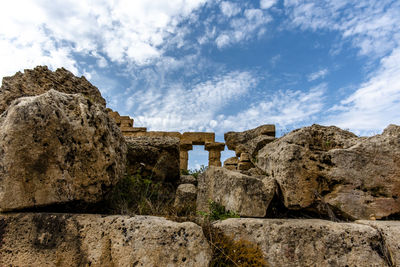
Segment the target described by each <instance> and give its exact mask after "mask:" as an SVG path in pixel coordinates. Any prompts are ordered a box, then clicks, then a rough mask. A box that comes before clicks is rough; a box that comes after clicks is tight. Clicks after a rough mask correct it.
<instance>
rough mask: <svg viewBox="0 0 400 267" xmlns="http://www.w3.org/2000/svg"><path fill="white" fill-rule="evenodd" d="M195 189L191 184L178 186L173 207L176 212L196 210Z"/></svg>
mask: <svg viewBox="0 0 400 267" xmlns="http://www.w3.org/2000/svg"><path fill="white" fill-rule="evenodd" d="M196 197H197V188H196V186H195V185H193V184H180V185H179V186H178V188H177V189H176V194H175V202H174V207H175V208H176V209H177V210H181V211H182V210H185V209H194V208H196Z"/></svg>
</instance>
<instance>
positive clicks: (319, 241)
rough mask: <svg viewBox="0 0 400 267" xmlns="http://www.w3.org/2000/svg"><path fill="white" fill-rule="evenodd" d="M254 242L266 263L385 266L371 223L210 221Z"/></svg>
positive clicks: (281, 220)
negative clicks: (368, 224) (367, 224)
mask: <svg viewBox="0 0 400 267" xmlns="http://www.w3.org/2000/svg"><path fill="white" fill-rule="evenodd" d="M214 226H215V227H217V228H218V229H220V230H221V231H223V232H224V233H225V234H226V235H228V236H233V237H234V238H235V239H236V240H239V239H244V240H248V241H250V242H253V243H255V244H257V245H258V246H259V247H260V249H261V250H262V252H263V255H264V258H265V260H266V261H267V262H268V263H269V266H293V267H294V266H354V267H355V266H389V265H388V264H387V261H386V259H384V258H383V256H382V255H381V245H382V239H381V238H380V235H379V233H378V231H377V230H376V229H374V228H372V227H369V226H366V225H361V224H355V223H334V222H330V221H323V220H316V219H313V220H299V219H291V220H284V219H245V218H244V219H227V220H224V221H220V222H217V223H215V224H214Z"/></svg>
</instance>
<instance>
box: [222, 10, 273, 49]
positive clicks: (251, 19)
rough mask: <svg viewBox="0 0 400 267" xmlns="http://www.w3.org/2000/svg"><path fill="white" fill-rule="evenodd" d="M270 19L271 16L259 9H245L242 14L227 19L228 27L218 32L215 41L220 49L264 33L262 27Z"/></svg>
mask: <svg viewBox="0 0 400 267" xmlns="http://www.w3.org/2000/svg"><path fill="white" fill-rule="evenodd" d="M271 21H272V18H271V17H270V16H269V15H267V14H266V13H264V12H263V11H262V10H261V9H254V8H249V9H246V10H245V11H244V12H243V16H239V17H235V18H233V19H231V20H230V21H229V28H228V29H227V30H224V31H222V32H220V33H219V35H218V36H217V38H216V39H215V43H216V45H217V46H218V48H220V49H221V48H224V47H227V46H229V45H232V44H235V43H239V42H242V41H247V40H250V39H251V38H253V37H254V36H257V35H259V33H260V35H262V34H264V33H265V29H264V27H265V26H266V25H267V24H268V23H269V22H271Z"/></svg>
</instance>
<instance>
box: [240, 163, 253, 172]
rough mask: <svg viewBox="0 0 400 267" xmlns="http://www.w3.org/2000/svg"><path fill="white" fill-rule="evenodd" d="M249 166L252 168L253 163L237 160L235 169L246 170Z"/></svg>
mask: <svg viewBox="0 0 400 267" xmlns="http://www.w3.org/2000/svg"><path fill="white" fill-rule="evenodd" d="M251 168H254V165H253V163H251V162H239V163H238V165H237V169H238V170H240V171H248V170H250V169H251Z"/></svg>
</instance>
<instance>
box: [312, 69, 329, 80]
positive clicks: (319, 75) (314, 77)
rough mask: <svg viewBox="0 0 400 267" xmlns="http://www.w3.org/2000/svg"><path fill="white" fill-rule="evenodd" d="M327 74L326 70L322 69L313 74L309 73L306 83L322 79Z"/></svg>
mask: <svg viewBox="0 0 400 267" xmlns="http://www.w3.org/2000/svg"><path fill="white" fill-rule="evenodd" d="M327 74H328V69H322V70H319V71H316V72H313V73H310V74H309V75H308V77H307V79H308V81H309V82H311V81H315V80H317V79H320V78H324V77H325V76H326V75H327Z"/></svg>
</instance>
